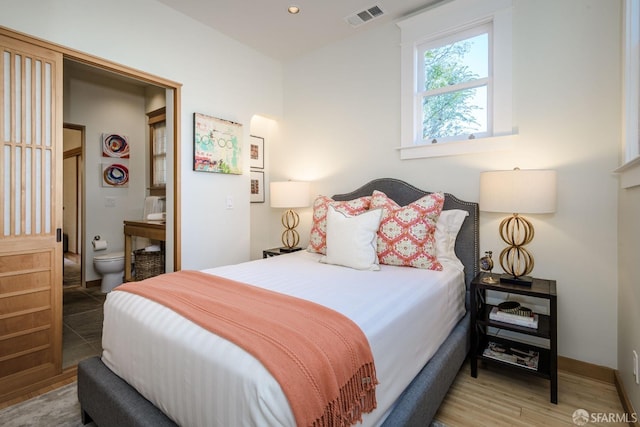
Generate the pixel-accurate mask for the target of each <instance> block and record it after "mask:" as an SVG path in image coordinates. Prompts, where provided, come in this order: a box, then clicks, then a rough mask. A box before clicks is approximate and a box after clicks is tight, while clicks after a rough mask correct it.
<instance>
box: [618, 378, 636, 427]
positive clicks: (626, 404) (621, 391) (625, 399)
mask: <svg viewBox="0 0 640 427" xmlns="http://www.w3.org/2000/svg"><path fill="white" fill-rule="evenodd" d="M614 376H615V382H616V390H618V397H619V398H620V403H622V409H624V412H626V413H627V414H636V417H635V418H636V420H635V422H630V423H629V425H630V426H631V427H640V420H639V419H637V418H638V416H637V414H638V413H637V412H636V411H635V409H633V404H632V403H631V399H629V395H628V394H627V390H626V389H625V388H624V383H623V382H622V378H620V372H619V371H618V370H616V371H615V373H614Z"/></svg>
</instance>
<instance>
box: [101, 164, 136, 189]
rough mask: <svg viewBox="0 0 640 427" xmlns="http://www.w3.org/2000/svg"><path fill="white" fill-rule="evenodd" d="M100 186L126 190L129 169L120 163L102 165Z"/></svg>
mask: <svg viewBox="0 0 640 427" xmlns="http://www.w3.org/2000/svg"><path fill="white" fill-rule="evenodd" d="M101 166H102V167H101V169H102V186H103V187H115V188H126V187H128V186H129V168H128V167H127V165H123V164H120V163H102V165H101Z"/></svg>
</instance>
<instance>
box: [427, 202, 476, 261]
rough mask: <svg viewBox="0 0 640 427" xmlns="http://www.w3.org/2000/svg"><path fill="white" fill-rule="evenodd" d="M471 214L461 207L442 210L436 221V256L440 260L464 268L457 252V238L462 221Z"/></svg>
mask: <svg viewBox="0 0 640 427" xmlns="http://www.w3.org/2000/svg"><path fill="white" fill-rule="evenodd" d="M468 215H469V212H467V211H463V210H461V209H448V210H443V211H442V212H440V217H439V218H438V222H437V223H436V232H435V234H434V235H435V240H436V257H437V258H438V261H440V262H443V261H450V262H452V263H453V264H455V265H457V266H459V267H460V269H463V268H464V266H463V265H462V262H461V261H460V260H459V259H458V257H457V256H456V252H455V247H456V238H457V237H458V232H459V231H460V228H461V227H462V223H463V222H464V220H465V218H466V217H467V216H468Z"/></svg>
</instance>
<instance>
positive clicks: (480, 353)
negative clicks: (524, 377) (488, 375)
mask: <svg viewBox="0 0 640 427" xmlns="http://www.w3.org/2000/svg"><path fill="white" fill-rule="evenodd" d="M486 276H487V273H480V274H479V275H478V276H476V278H475V279H473V281H472V282H471V301H470V302H471V376H472V377H474V378H476V377H477V376H478V361H482V362H483V363H486V364H491V365H494V366H499V367H501V368H502V367H503V368H507V369H512V370H517V371H519V372H524V373H527V374H530V375H535V376H539V377H542V378H546V379H548V380H549V381H550V383H551V384H550V400H551V402H552V403H558V347H557V345H558V343H557V341H558V340H557V295H556V282H555V280H545V279H535V278H534V279H533V283H532V285H531V287H523V286H521V285H512V284H508V283H500V282H498V283H493V284H490V283H484V282H483V281H482V279H483V278H484V277H486ZM493 276H499V275H496V274H494V275H493ZM487 291H493V292H496V293H503V294H505V296H506V294H517V295H525V296H528V297H535V298H539V299H542V300H546V301H547V304H548V314H541V313H536V314H537V315H538V327H537V328H528V327H525V326H519V325H515V324H511V323H505V322H499V321H496V320H492V319H490V318H489V313H490V312H491V310H492V308H493V307H495V305H492V304H490V303H488V302H487ZM505 299H506V297H505ZM496 330H497V331H498V332H501V331H508V334H505V335H501V336H497V335H496V332H495V331H496ZM506 335H508V336H506ZM527 337H535V338H534V339H537V341H543V342H544V343H547V344H548V348H547V347H546V346H544V343H543V346H540V345H534V344H530V343H528V342H527V341H529V340H530V339H529V340H528V339H527ZM489 341H492V342H495V343H497V344H500V345H502V346H504V347H506V348H507V349H511V348H513V349H517V350H523V351H530V350H532V351H534V352H537V353H538V365H537V368H536V369H531V368H529V367H526V366H521V365H516V364H513V363H509V362H505V361H502V360H498V359H495V358H492V357H488V356H485V355H484V350H485V349H486V348H487V346H488V343H489Z"/></svg>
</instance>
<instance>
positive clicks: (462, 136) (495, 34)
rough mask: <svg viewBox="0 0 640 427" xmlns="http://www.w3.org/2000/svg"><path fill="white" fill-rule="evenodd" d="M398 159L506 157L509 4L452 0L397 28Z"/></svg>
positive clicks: (502, 0) (509, 125)
mask: <svg viewBox="0 0 640 427" xmlns="http://www.w3.org/2000/svg"><path fill="white" fill-rule="evenodd" d="M398 25H399V26H400V28H401V32H402V64H401V65H402V74H401V79H402V94H401V105H402V111H401V132H402V134H401V147H400V150H401V158H402V159H413V158H420V157H434V156H444V155H454V154H466V153H472V152H480V151H491V150H500V149H504V148H505V147H506V146H507V145H508V144H510V143H511V142H512V139H510V138H503V137H505V136H511V135H512V134H513V123H512V120H511V117H512V114H511V80H512V78H511V55H512V54H511V1H510V0H485V1H482V2H469V1H466V0H455V1H452V2H449V3H445V4H443V5H441V6H439V7H436V8H432V9H428V10H426V11H425V12H423V13H421V14H418V15H415V16H413V17H410V18H408V19H406V20H404V21H402V22H400V23H399V24H398Z"/></svg>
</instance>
